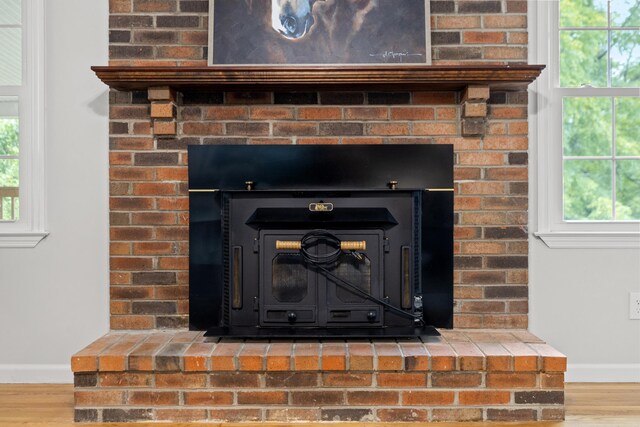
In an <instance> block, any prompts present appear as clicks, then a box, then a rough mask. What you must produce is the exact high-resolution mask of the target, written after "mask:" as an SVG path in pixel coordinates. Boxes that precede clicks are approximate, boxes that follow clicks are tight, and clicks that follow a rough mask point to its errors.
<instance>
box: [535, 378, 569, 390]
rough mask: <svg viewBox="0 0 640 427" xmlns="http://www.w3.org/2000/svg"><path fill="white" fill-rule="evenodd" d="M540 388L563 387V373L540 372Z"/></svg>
mask: <svg viewBox="0 0 640 427" xmlns="http://www.w3.org/2000/svg"><path fill="white" fill-rule="evenodd" d="M540 388H560V389H564V374H540Z"/></svg>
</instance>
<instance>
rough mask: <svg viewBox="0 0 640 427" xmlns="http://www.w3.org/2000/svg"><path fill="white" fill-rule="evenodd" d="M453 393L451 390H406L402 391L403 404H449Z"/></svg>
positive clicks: (451, 402) (451, 401) (453, 395)
mask: <svg viewBox="0 0 640 427" xmlns="http://www.w3.org/2000/svg"><path fill="white" fill-rule="evenodd" d="M454 397H455V393H454V392H453V391H431V390H429V391H406V392H404V393H402V404H403V405H428V406H436V405H451V404H453V399H454Z"/></svg>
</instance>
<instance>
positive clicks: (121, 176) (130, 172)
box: [109, 167, 155, 181]
mask: <svg viewBox="0 0 640 427" xmlns="http://www.w3.org/2000/svg"><path fill="white" fill-rule="evenodd" d="M109 179H111V180H113V181H150V180H152V179H155V173H154V170H153V169H150V168H133V167H125V168H118V167H111V168H110V169H109Z"/></svg>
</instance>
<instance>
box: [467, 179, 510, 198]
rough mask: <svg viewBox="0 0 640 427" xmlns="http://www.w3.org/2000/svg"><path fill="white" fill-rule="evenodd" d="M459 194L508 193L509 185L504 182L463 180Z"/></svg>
mask: <svg viewBox="0 0 640 427" xmlns="http://www.w3.org/2000/svg"><path fill="white" fill-rule="evenodd" d="M458 190H459V191H458V193H459V194H477V195H485V194H507V186H506V185H505V184H504V183H502V182H461V183H460V184H459V185H458Z"/></svg>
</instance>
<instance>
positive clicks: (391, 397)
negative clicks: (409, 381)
mask: <svg viewBox="0 0 640 427" xmlns="http://www.w3.org/2000/svg"><path fill="white" fill-rule="evenodd" d="M399 398H400V396H399V393H398V392H397V391H349V392H347V402H348V403H349V405H374V406H385V405H397V404H398V402H399Z"/></svg>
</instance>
